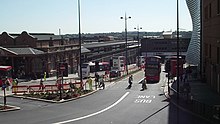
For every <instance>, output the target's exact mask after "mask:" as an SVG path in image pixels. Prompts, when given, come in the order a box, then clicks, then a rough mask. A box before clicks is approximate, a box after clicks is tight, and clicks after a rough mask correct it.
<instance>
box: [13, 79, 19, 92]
mask: <svg viewBox="0 0 220 124" xmlns="http://www.w3.org/2000/svg"><path fill="white" fill-rule="evenodd" d="M17 84H18V82H17V79H14V80H13V81H12V93H16V92H17V87H16V86H17Z"/></svg>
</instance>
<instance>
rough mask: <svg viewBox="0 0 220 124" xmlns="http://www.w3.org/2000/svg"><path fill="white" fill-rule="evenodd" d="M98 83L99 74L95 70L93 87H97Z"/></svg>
mask: <svg viewBox="0 0 220 124" xmlns="http://www.w3.org/2000/svg"><path fill="white" fill-rule="evenodd" d="M98 85H99V74H98V73H97V72H96V73H95V87H96V88H97V86H98Z"/></svg>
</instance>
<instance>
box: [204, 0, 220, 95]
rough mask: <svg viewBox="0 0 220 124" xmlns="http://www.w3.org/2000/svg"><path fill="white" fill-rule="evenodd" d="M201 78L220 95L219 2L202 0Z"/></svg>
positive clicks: (219, 0)
mask: <svg viewBox="0 0 220 124" xmlns="http://www.w3.org/2000/svg"><path fill="white" fill-rule="evenodd" d="M202 76H203V79H204V80H205V81H206V82H207V83H208V84H209V85H210V86H211V88H212V89H214V91H216V92H218V93H219V94H220V0H202Z"/></svg>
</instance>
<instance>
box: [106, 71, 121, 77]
mask: <svg viewBox="0 0 220 124" xmlns="http://www.w3.org/2000/svg"><path fill="white" fill-rule="evenodd" d="M120 76H121V72H120V71H119V70H111V71H110V76H109V77H110V78H113V77H120Z"/></svg>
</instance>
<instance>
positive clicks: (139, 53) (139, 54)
mask: <svg viewBox="0 0 220 124" xmlns="http://www.w3.org/2000/svg"><path fill="white" fill-rule="evenodd" d="M134 29H137V40H138V67H139V66H140V56H141V52H140V39H139V30H140V29H142V27H139V25H138V26H137V28H134Z"/></svg>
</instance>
